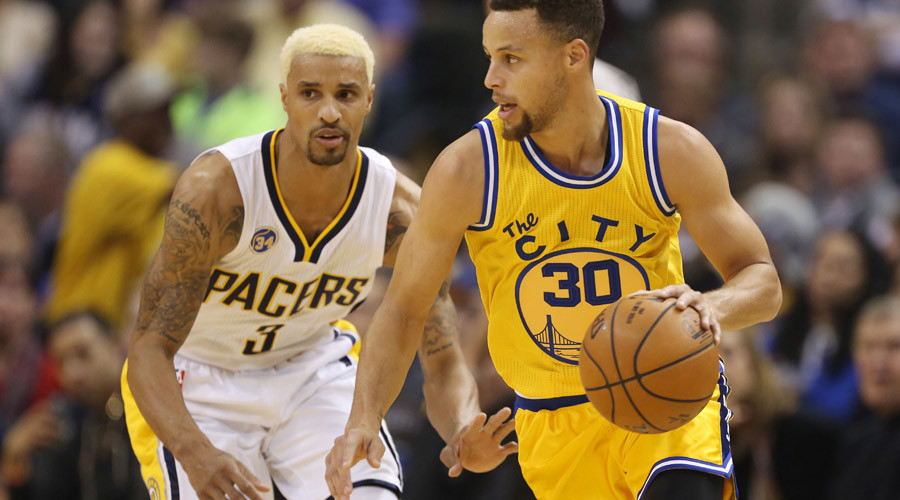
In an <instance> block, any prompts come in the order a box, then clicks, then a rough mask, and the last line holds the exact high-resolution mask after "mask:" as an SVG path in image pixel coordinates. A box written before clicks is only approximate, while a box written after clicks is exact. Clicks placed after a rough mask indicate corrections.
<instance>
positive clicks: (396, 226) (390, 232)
mask: <svg viewBox="0 0 900 500" xmlns="http://www.w3.org/2000/svg"><path fill="white" fill-rule="evenodd" d="M407 229H409V221H408V220H407V216H406V214H404V213H403V212H402V211H399V210H398V211H395V212H391V214H390V215H389V216H388V223H387V236H386V237H385V239H384V253H388V252H390V251H391V249H393V248H394V246H395V245H399V244H400V240H402V239H403V235H404V234H405V233H406V230H407Z"/></svg>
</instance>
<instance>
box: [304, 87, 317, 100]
mask: <svg viewBox="0 0 900 500" xmlns="http://www.w3.org/2000/svg"><path fill="white" fill-rule="evenodd" d="M300 95H302V96H303V97H305V98H307V99H312V98H313V97H315V96H316V91H315V90H312V89H306V90H302V91H300Z"/></svg>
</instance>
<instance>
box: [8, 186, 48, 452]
mask: <svg viewBox="0 0 900 500" xmlns="http://www.w3.org/2000/svg"><path fill="white" fill-rule="evenodd" d="M30 251H31V235H30V234H29V233H28V226H27V225H26V223H25V217H24V215H23V214H22V211H21V210H20V209H19V208H18V207H17V206H15V205H13V204H12V203H10V202H8V201H0V442H3V441H4V435H5V434H6V431H7V430H8V429H9V426H10V425H12V423H13V422H14V421H15V420H16V419H17V418H19V416H20V415H21V414H22V413H23V412H24V411H25V410H26V409H27V408H28V407H30V406H32V405H35V404H38V403H40V402H41V401H44V400H45V399H47V397H49V396H50V395H51V394H53V392H54V391H55V390H56V388H57V382H56V375H55V372H54V370H53V366H52V364H51V363H50V360H49V358H48V357H47V355H46V353H45V352H44V350H43V348H42V347H41V343H40V339H39V336H38V331H37V328H36V325H37V321H36V319H37V301H36V299H35V296H34V291H33V290H32V288H31V286H30V284H29V281H28V278H27V274H28V273H27V271H26V269H27V266H28V264H29V262H30V261H29V258H30Z"/></svg>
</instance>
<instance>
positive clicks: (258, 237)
mask: <svg viewBox="0 0 900 500" xmlns="http://www.w3.org/2000/svg"><path fill="white" fill-rule="evenodd" d="M276 239H278V234H277V233H276V232H275V230H274V229H272V228H271V227H261V228H259V229H257V230H256V232H255V233H253V239H252V240H250V248H251V249H252V250H253V251H254V252H256V253H263V252H265V251H266V250H268V249H270V248H272V247H273V246H274V245H275V240H276Z"/></svg>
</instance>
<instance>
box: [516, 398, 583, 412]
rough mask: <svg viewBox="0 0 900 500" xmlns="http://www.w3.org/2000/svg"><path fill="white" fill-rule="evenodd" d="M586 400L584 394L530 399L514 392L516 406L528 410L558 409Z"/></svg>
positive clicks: (517, 408)
mask: <svg viewBox="0 0 900 500" xmlns="http://www.w3.org/2000/svg"><path fill="white" fill-rule="evenodd" d="M587 402H588V397H587V395H586V394H581V395H578V396H561V397H558V398H546V399H532V398H526V397H524V396H520V395H518V394H516V408H515V411H518V410H520V409H522V410H528V411H541V410H550V411H553V410H558V409H560V408H566V407H568V406H577V405H580V404H584V403H587Z"/></svg>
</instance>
